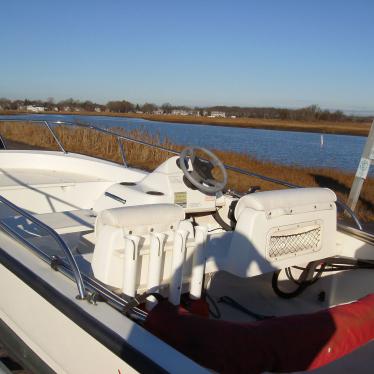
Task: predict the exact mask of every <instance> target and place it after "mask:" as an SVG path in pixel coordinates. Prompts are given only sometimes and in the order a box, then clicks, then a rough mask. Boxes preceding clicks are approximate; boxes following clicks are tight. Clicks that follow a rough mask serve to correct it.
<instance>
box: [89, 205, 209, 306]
mask: <svg viewBox="0 0 374 374" xmlns="http://www.w3.org/2000/svg"><path fill="white" fill-rule="evenodd" d="M184 219H185V212H184V209H183V208H182V207H180V206H178V205H174V204H152V205H138V206H129V207H119V208H112V209H107V210H103V211H101V212H100V213H99V215H98V217H97V221H96V226H95V236H96V243H95V249H94V253H93V257H92V270H93V273H94V275H95V277H96V278H97V279H99V280H100V281H101V282H103V283H105V284H107V285H110V286H112V287H115V288H117V289H119V290H120V291H121V292H122V293H124V294H126V295H128V296H135V294H136V292H138V291H139V292H140V291H141V292H143V291H145V290H152V291H153V292H156V291H157V292H159V290H160V289H159V287H161V283H162V281H163V280H164V285H166V284H167V287H168V293H169V300H170V301H171V302H172V303H174V304H178V303H179V299H180V293H181V288H182V282H183V275H184V273H185V271H186V268H185V269H184V270H183V266H184V265H185V259H186V253H187V256H188V257H187V258H190V257H191V253H192V251H193V250H194V249H195V248H196V243H195V241H194V229H193V226H192V223H191V222H190V221H188V220H184ZM197 232H199V230H197ZM197 236H198V237H199V235H197ZM202 236H203V235H200V237H202ZM189 250H190V252H188V251H189ZM189 269H190V270H191V261H190V268H189ZM194 274H195V278H194V279H196V284H197V287H196V288H197V289H198V287H200V288H201V284H202V276H203V274H201V275H197V273H196V272H195V273H194ZM200 278H201V279H200Z"/></svg>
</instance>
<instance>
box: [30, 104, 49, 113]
mask: <svg viewBox="0 0 374 374" xmlns="http://www.w3.org/2000/svg"><path fill="white" fill-rule="evenodd" d="M26 110H27V111H28V112H35V113H36V112H44V111H45V108H44V106H36V105H27V107H26Z"/></svg>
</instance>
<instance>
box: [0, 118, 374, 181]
mask: <svg viewBox="0 0 374 374" xmlns="http://www.w3.org/2000/svg"><path fill="white" fill-rule="evenodd" d="M2 118H13V119H14V118H19V119H25V120H26V119H41V120H51V121H52V120H55V121H57V120H60V121H63V120H66V121H71V122H74V121H79V122H84V123H91V124H94V125H97V126H100V127H105V128H111V127H123V128H126V129H129V130H131V129H139V128H144V129H146V130H147V131H149V132H150V133H152V134H159V135H160V137H161V138H163V137H167V138H169V139H170V140H171V142H172V143H174V144H180V145H198V146H203V147H207V148H215V149H221V150H225V151H235V152H241V153H246V154H248V155H251V156H253V157H256V158H257V159H259V160H264V161H273V162H275V163H280V164H284V165H298V166H307V167H308V166H310V167H328V168H336V169H340V170H345V171H351V172H352V171H355V170H356V168H357V165H358V163H359V160H360V157H361V153H362V150H363V147H364V144H365V141H366V138H365V137H362V136H350V135H330V134H325V135H324V136H323V138H324V145H323V147H321V135H320V134H316V133H308V132H294V131H275V130H260V129H243V128H234V127H224V126H222V127H221V126H220V127H216V126H206V125H189V124H179V123H178V124H175V123H166V122H155V121H147V120H143V119H138V118H120V117H106V116H74V115H17V116H0V119H2ZM370 175H372V176H374V168H373V167H372V168H371V170H370Z"/></svg>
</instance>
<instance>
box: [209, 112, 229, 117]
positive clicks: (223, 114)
mask: <svg viewBox="0 0 374 374" xmlns="http://www.w3.org/2000/svg"><path fill="white" fill-rule="evenodd" d="M209 117H211V118H226V113H225V112H219V111H218V110H212V112H211V113H210V116H209Z"/></svg>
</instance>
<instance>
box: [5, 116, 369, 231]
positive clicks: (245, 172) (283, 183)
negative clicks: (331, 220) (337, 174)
mask: <svg viewBox="0 0 374 374" xmlns="http://www.w3.org/2000/svg"><path fill="white" fill-rule="evenodd" d="M0 121H7V122H9V121H11V122H21V121H24V122H31V123H43V124H44V125H45V126H46V127H47V128H48V130H49V131H50V132H51V134H52V136H53V138H54V139H55V140H56V143H57V144H58V146H59V148H60V150H61V151H62V152H63V153H65V154H66V153H67V151H66V150H65V149H64V147H63V145H62V143H61V141H60V139H59V138H58V136H57V134H56V133H55V132H54V131H53V129H52V127H51V126H50V125H70V126H76V127H81V128H85V129H90V130H95V131H98V132H101V133H103V134H107V135H111V136H114V137H116V139H117V143H118V146H119V150H120V153H121V157H122V162H123V165H124V167H127V163H126V152H125V150H124V148H123V144H122V142H121V140H126V141H129V142H132V143H136V144H141V145H144V146H147V147H151V148H154V149H158V150H160V151H164V152H168V153H171V154H174V155H179V153H180V152H178V151H175V150H173V149H170V148H166V147H163V146H160V145H157V144H152V143H148V142H145V141H142V140H137V139H133V138H130V137H128V136H125V135H122V134H119V133H116V132H114V131H111V130H107V129H102V128H100V127H97V126H93V125H89V124H83V123H77V122H70V121H46V120H21V119H0ZM224 166H225V168H226V169H227V170H231V171H233V172H235V173H239V174H242V175H247V176H250V177H254V178H258V179H262V180H264V181H267V182H271V183H275V184H278V185H281V186H284V187H288V188H304V186H299V185H296V184H293V183H289V182H286V181H284V180H280V179H275V178H271V177H267V176H265V175H262V174H258V173H254V172H251V171H248V170H244V169H241V168H238V167H236V166H231V165H227V164H224ZM336 203H337V205H339V206H340V207H341V208H343V210H344V211H346V212H347V213H348V214H349V215H350V216H351V217H352V220H353V222H354V224H355V225H356V226H357V228H358V229H359V230H360V231H363V228H362V224H361V222H360V220H359V219H358V217H357V215H356V213H355V212H354V211H353V210H352V209H351V208H350V207H349V206H348V205H347V204H345V203H344V202H343V201H341V200H339V199H338V200H337V201H336Z"/></svg>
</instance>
